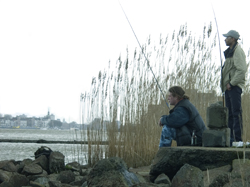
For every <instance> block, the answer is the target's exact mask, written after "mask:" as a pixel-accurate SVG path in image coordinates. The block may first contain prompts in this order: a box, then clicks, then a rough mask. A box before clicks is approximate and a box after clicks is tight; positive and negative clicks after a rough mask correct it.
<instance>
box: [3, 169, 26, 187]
mask: <svg viewBox="0 0 250 187" xmlns="http://www.w3.org/2000/svg"><path fill="white" fill-rule="evenodd" d="M28 184H29V180H28V179H27V178H26V177H25V175H21V174H19V173H16V172H13V174H12V176H11V177H10V179H9V181H4V182H2V183H1V184H0V187H14V186H15V187H22V186H28Z"/></svg>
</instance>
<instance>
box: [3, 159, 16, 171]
mask: <svg viewBox="0 0 250 187" xmlns="http://www.w3.org/2000/svg"><path fill="white" fill-rule="evenodd" d="M0 169H2V170H5V171H10V172H16V171H17V167H16V166H15V165H14V163H13V161H12V160H5V161H0Z"/></svg>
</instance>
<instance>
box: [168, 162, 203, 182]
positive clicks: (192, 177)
mask: <svg viewBox="0 0 250 187" xmlns="http://www.w3.org/2000/svg"><path fill="white" fill-rule="evenodd" d="M180 186H185V187H204V181H203V173H202V171H201V170H200V169H199V168H197V167H194V166H191V165H189V164H185V165H184V166H182V167H181V169H180V170H179V171H178V172H177V173H176V175H175V176H174V178H173V180H172V185H171V187H180Z"/></svg>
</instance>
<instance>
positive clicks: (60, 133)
mask: <svg viewBox="0 0 250 187" xmlns="http://www.w3.org/2000/svg"><path fill="white" fill-rule="evenodd" d="M0 139H17V140H19V139H23V140H39V139H44V140H53V141H56V140H57V141H72V140H77V141H78V140H86V132H84V131H75V130H40V129H1V128H0ZM41 146H47V147H49V148H50V149H52V150H53V151H59V152H61V153H62V154H63V155H64V156H65V163H69V162H73V161H77V162H79V163H80V164H86V163H87V154H88V146H87V145H81V144H41V143H39V144H37V143H6V142H0V161H2V160H10V159H14V160H16V161H18V160H23V159H26V158H30V159H34V153H35V152H36V150H37V149H38V148H40V147H41Z"/></svg>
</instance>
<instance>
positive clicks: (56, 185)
mask: <svg viewBox="0 0 250 187" xmlns="http://www.w3.org/2000/svg"><path fill="white" fill-rule="evenodd" d="M61 186H62V184H61V181H49V187H61Z"/></svg>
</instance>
